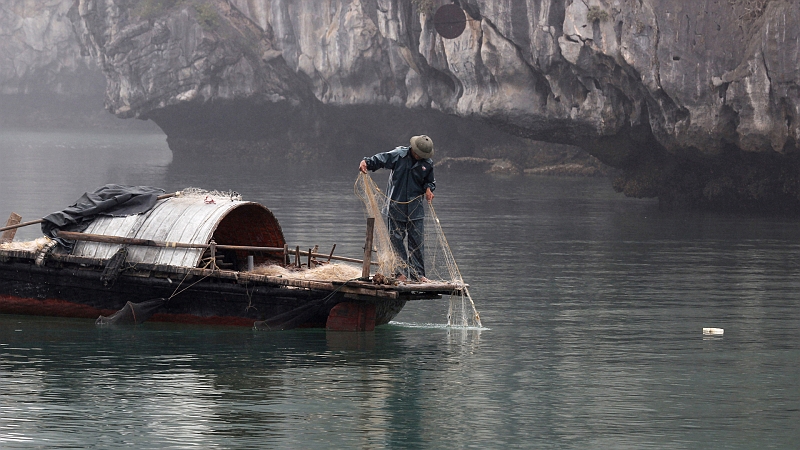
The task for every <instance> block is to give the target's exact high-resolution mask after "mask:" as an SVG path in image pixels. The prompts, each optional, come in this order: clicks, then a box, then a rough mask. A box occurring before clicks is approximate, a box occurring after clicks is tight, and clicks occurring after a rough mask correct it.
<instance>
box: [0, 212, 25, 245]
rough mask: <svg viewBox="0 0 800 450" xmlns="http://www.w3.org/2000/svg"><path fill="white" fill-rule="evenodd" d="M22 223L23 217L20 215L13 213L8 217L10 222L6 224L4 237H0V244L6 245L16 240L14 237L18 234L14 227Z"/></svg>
mask: <svg viewBox="0 0 800 450" xmlns="http://www.w3.org/2000/svg"><path fill="white" fill-rule="evenodd" d="M20 222H22V216H20V215H19V214H17V213H15V212H12V213H11V215H10V216H8V221H7V222H6V226H5V227H3V230H5V231H3V235H2V236H0V244H5V243H8V242H11V241H13V240H14V235H16V234H17V228H14V225H19V223H20Z"/></svg>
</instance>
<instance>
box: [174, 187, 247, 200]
mask: <svg viewBox="0 0 800 450" xmlns="http://www.w3.org/2000/svg"><path fill="white" fill-rule="evenodd" d="M175 194H176V197H197V198H202V199H204V201H206V202H209V203H210V202H212V201H213V200H214V198H217V199H225V200H230V201H232V202H239V201H241V200H242V195H241V194H239V193H238V192H236V191H207V190H205V189H200V188H195V187H188V188H186V189H183V190H181V191H178V192H176V193H175Z"/></svg>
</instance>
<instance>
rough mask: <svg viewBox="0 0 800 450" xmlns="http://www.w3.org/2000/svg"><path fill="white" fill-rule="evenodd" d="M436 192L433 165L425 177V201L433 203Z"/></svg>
mask: <svg viewBox="0 0 800 450" xmlns="http://www.w3.org/2000/svg"><path fill="white" fill-rule="evenodd" d="M435 190H436V179H435V178H434V176H433V164H431V170H430V171H429V172H428V175H427V176H426V177H425V199H426V200H428V203H430V202H432V201H433V191H435Z"/></svg>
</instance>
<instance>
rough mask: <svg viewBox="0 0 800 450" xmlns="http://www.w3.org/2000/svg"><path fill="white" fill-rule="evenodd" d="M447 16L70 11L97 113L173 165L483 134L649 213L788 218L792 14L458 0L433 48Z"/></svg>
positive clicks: (343, 10) (123, 1)
mask: <svg viewBox="0 0 800 450" xmlns="http://www.w3.org/2000/svg"><path fill="white" fill-rule="evenodd" d="M445 3H449V2H445V1H444V0H442V1H436V0H325V1H314V0H140V1H135V2H134V1H132V0H79V3H78V11H79V16H80V21H81V25H80V27H85V29H84V31H83V32H82V33H81V39H82V42H83V43H84V45H85V46H87V47H91V48H92V49H93V51H94V52H96V54H97V57H98V60H99V62H100V64H101V66H102V68H103V72H104V73H105V75H106V77H107V79H108V90H107V102H108V103H107V107H108V108H109V110H110V111H112V112H113V113H114V114H116V115H118V116H120V117H139V118H150V119H152V120H153V121H155V122H156V123H157V124H158V125H159V126H161V127H162V129H163V130H164V131H165V132H166V133H167V135H168V139H169V141H170V145H171V146H172V147H173V148H174V149H176V151H177V152H181V151H189V149H192V148H199V147H202V146H216V147H217V148H225V149H226V151H237V152H243V151H253V152H266V151H268V150H269V149H272V150H273V151H274V150H275V149H276V148H283V149H284V150H285V147H286V146H287V145H291V144H287V143H298V144H297V147H298V148H297V149H296V151H297V152H298V153H302V152H301V148H304V149H306V151H309V152H312V153H313V152H314V149H313V148H311V149H309V148H308V147H307V146H305V145H304V144H303V143H304V141H305V140H306V139H307V138H308V137H309V136H315V138H316V139H318V140H319V139H322V140H328V141H330V142H333V143H336V145H337V146H339V147H347V148H351V147H358V144H359V142H360V141H362V140H363V139H365V137H368V138H370V139H372V140H371V141H370V142H383V141H381V139H383V140H384V141H385V144H386V145H387V146H388V145H389V144H390V143H395V144H396V143H398V142H399V139H400V137H401V136H407V135H408V134H409V132H411V131H412V130H419V129H425V127H426V126H432V125H431V124H433V123H435V124H436V130H435V132H434V131H433V130H432V131H430V132H429V134H432V135H435V136H437V137H438V141H437V143H439V142H441V143H442V145H441V147H442V148H443V149H444V150H445V151H446V152H450V153H452V154H453V156H487V155H481V154H480V149H485V148H487V147H491V146H493V145H497V142H496V141H494V140H493V139H494V138H492V139H491V140H488V141H487V138H486V136H489V135H490V133H488V131H486V130H488V129H489V127H492V128H495V129H500V130H503V131H504V132H506V133H509V135H512V136H518V137H522V138H529V139H537V140H546V141H550V142H558V143H565V144H572V145H579V146H581V147H582V148H584V149H586V150H587V151H589V152H590V153H591V154H592V155H595V156H597V157H598V158H599V159H601V160H602V161H603V162H606V163H607V164H610V165H611V166H614V167H617V168H620V169H622V171H623V174H622V175H621V176H620V177H618V178H617V179H616V180H615V181H614V186H615V188H617V189H618V190H620V191H622V192H624V193H625V194H626V195H631V196H638V197H659V199H660V200H661V202H662V204H664V205H665V206H679V207H689V208H693V207H702V208H721V209H750V210H781V211H785V210H796V209H797V208H798V205H799V204H800V161H799V160H798V157H797V155H798V152H797V150H798V142H800V141H799V139H800V99H799V98H798V89H800V75H798V73H800V70H799V69H800V57H799V56H800V26H799V25H800V7H798V4H797V2H796V1H795V0H705V1H699V2H683V1H674V0H672V1H667V0H558V1H552V0H519V1H516V0H515V1H496V0H494V1H493V0H461V1H460V2H457V3H458V4H460V6H461V7H462V8H463V9H464V10H465V14H466V18H467V24H466V30H465V31H464V33H463V34H461V35H460V36H458V37H456V38H454V39H444V38H442V37H441V36H440V35H438V34H437V33H436V31H435V29H434V24H433V19H432V17H433V12H434V11H435V9H436V8H437V7H438V6H441V5H443V4H445ZM464 119H467V120H464ZM278 136H280V138H278ZM492 136H495V135H492ZM512 141H513V138H509V142H512ZM500 145H504V144H500ZM371 152H372V149H371V150H370V151H364V152H363V153H365V154H366V153H371ZM459 153H460V154H459Z"/></svg>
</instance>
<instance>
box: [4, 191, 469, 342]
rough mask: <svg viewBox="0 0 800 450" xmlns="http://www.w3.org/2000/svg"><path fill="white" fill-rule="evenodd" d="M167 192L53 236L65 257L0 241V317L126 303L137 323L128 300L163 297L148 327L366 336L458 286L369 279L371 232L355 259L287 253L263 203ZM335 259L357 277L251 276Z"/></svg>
mask: <svg viewBox="0 0 800 450" xmlns="http://www.w3.org/2000/svg"><path fill="white" fill-rule="evenodd" d="M166 197H169V198H164V199H161V200H159V201H158V202H157V203H156V205H155V206H154V207H153V208H152V209H150V210H149V211H147V212H145V213H142V214H138V215H129V216H125V217H107V216H99V217H97V218H96V219H94V220H93V221H92V222H91V223H90V225H89V227H88V228H87V229H86V230H85V231H83V232H82V233H76V232H66V231H61V232H59V234H58V237H59V238H63V239H67V240H69V241H73V242H74V243H75V244H74V246H73V248H72V249H71V250H67V249H66V248H64V247H62V246H58V245H55V241H47V240H44V242H45V243H46V244H45V245H42V246H38V247H36V248H30V249H26V248H14V247H11V248H8V247H9V246H8V245H6V246H3V245H0V313H4V314H27V315H49V316H61V317H85V318H97V317H98V316H109V315H112V314H114V313H115V312H121V311H124V310H125V308H126V307H129V308H131V314H133V315H134V316H135V315H136V309H135V308H134V307H135V306H136V305H137V304H142V303H143V302H147V301H150V300H151V299H163V300H162V301H161V302H160V303H159V304H158V307H157V309H156V311H155V312H154V313H153V314H152V316H151V317H150V319H149V320H153V321H169V322H184V323H196V324H218V325H240V326H248V327H252V326H254V325H258V326H261V327H264V328H269V329H286V328H293V327H298V326H299V327H328V328H329V329H334V330H357V331H364V330H371V329H373V328H374V326H376V325H381V324H386V323H388V322H389V321H390V320H392V318H394V317H395V316H396V315H397V314H398V313H399V312H400V310H401V309H402V308H403V306H404V305H405V304H406V302H408V301H411V300H423V299H438V298H441V296H442V295H443V294H451V293H458V292H460V290H461V289H463V286H458V285H455V284H450V283H424V284H418V283H417V284H407V283H396V282H395V283H389V284H376V281H378V279H380V278H382V277H378V276H375V277H373V276H371V275H372V274H371V273H370V258H371V257H370V250H371V248H372V241H371V239H372V230H371V228H370V227H369V226H368V228H369V229H368V233H367V244H368V245H366V246H365V248H366V249H367V251H366V252H365V259H364V260H366V263H364V260H357V259H351V258H344V257H340V256H334V255H333V254H332V253H333V252H331V254H320V253H317V252H314V251H312V250H309V251H300V249H299V247H295V248H294V249H291V250H290V248H289V246H288V245H287V244H286V242H285V239H284V236H283V231H282V230H281V227H280V225H279V223H278V221H277V219H276V218H275V216H274V215H273V214H272V212H271V211H270V210H269V209H267V208H266V207H265V206H263V205H261V204H258V203H254V202H246V201H241V200H238V199H235V198H226V197H223V196H217V197H213V198H211V201H209V198H208V197H206V198H203V197H197V196H189V197H182V196H166ZM18 221H19V220H17V222H18ZM12 239H13V237H12ZM7 240H8V239H7ZM3 247H6V248H3ZM337 260H346V261H350V262H357V263H361V264H362V265H363V267H364V268H365V269H364V270H363V271H362V273H361V274H362V276H361V277H357V278H355V279H349V280H343V281H342V280H340V281H326V280H314V279H297V278H291V277H284V276H274V275H264V274H259V273H256V272H255V271H253V270H252V267H258V266H263V265H277V266H280V267H287V268H291V269H292V270H294V271H298V270H299V271H302V270H309V268H313V267H315V266H318V265H322V264H331V263H332V261H337ZM140 319H141V318H137V317H134V321H135V322H137V323H138V322H140V321H141V320H140Z"/></svg>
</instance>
